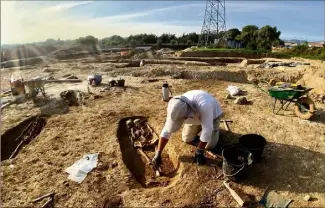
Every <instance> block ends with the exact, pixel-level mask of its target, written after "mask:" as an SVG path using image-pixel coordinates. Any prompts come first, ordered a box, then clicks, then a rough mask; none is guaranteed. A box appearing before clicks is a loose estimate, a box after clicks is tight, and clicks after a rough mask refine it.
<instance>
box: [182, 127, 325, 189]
mask: <svg viewBox="0 0 325 208" xmlns="http://www.w3.org/2000/svg"><path fill="white" fill-rule="evenodd" d="M240 136H241V135H240V134H236V133H231V132H226V131H223V130H221V133H220V142H219V144H218V146H217V147H216V148H215V149H213V150H211V152H213V153H215V154H217V155H219V156H220V158H222V149H224V148H227V147H230V146H233V145H236V143H237V141H238V138H239V137H240ZM266 140H267V138H266ZM197 143H198V140H195V141H194V142H192V144H191V145H193V146H196V145H197ZM193 156H194V155H182V156H180V160H181V162H186V163H193ZM220 160H222V159H220ZM220 160H219V159H216V160H212V159H208V160H207V164H206V165H207V166H215V165H217V166H218V167H221V165H222V162H221V164H220ZM324 160H325V157H324V154H322V153H319V152H314V151H311V150H308V149H305V148H301V147H298V146H293V145H287V144H278V143H274V142H267V144H266V146H265V148H264V152H263V156H262V160H261V162H259V163H255V164H253V165H251V166H250V167H249V169H248V176H247V178H246V179H245V180H243V181H242V182H240V183H241V184H244V185H250V186H255V187H259V188H262V189H266V188H267V187H269V188H270V189H274V190H277V191H290V192H298V193H308V192H319V193H322V192H324V188H325V180H324V178H323V177H324V169H325V163H324Z"/></svg>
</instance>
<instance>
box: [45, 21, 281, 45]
mask: <svg viewBox="0 0 325 208" xmlns="http://www.w3.org/2000/svg"><path fill="white" fill-rule="evenodd" d="M280 35H281V32H280V31H279V30H278V29H277V27H271V26H270V25H266V26H264V27H261V28H259V27H257V26H256V25H247V26H245V27H243V28H242V29H241V30H239V29H238V28H232V29H229V30H228V31H225V32H220V33H219V34H217V35H216V36H215V37H213V38H215V39H220V38H221V39H222V38H225V39H227V40H228V41H229V40H232V41H238V42H240V43H241V47H242V48H247V49H251V50H257V49H262V50H271V48H272V46H277V45H279V44H280V43H281V42H283V41H281V40H280ZM199 38H200V34H198V33H196V32H191V33H188V34H185V33H183V34H182V35H181V36H178V37H177V36H176V35H175V34H171V33H164V34H161V35H159V36H157V35H155V34H146V33H142V34H137V35H130V36H128V37H122V36H120V35H113V36H110V37H105V38H103V39H97V38H95V37H94V36H91V35H89V36H86V37H80V38H78V39H76V40H73V41H71V40H70V42H69V43H71V42H75V43H79V44H82V45H88V46H94V47H95V46H99V47H100V48H105V47H107V46H131V47H134V46H136V45H158V46H161V45H163V44H170V45H189V46H191V45H197V44H198V42H199ZM46 42H47V43H54V42H61V43H62V42H63V41H60V40H58V41H56V40H53V39H48V40H47V41H46ZM221 47H222V46H221Z"/></svg>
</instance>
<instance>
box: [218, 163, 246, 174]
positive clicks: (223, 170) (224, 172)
mask: <svg viewBox="0 0 325 208" xmlns="http://www.w3.org/2000/svg"><path fill="white" fill-rule="evenodd" d="M244 168H245V164H244V165H243V166H242V167H241V168H240V169H239V170H238V171H237V172H236V173H234V174H231V175H228V174H226V171H225V169H224V167H223V166H222V172H223V175H224V176H226V177H233V176H235V175H237V174H238V173H239V172H240V171H242V170H243V169H244Z"/></svg>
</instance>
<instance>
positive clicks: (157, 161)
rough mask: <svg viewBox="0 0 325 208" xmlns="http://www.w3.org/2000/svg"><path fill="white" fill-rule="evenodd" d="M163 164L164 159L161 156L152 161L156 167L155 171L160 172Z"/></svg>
mask: <svg viewBox="0 0 325 208" xmlns="http://www.w3.org/2000/svg"><path fill="white" fill-rule="evenodd" d="M161 164H162V159H161V156H160V155H158V156H157V155H156V156H155V157H154V158H153V159H152V165H153V167H154V169H155V170H159V168H160V166H161Z"/></svg>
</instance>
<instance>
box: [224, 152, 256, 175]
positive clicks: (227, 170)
mask: <svg viewBox="0 0 325 208" xmlns="http://www.w3.org/2000/svg"><path fill="white" fill-rule="evenodd" d="M222 157H223V162H222V171H223V175H224V176H225V177H227V178H228V179H230V180H233V181H238V180H243V179H245V178H246V176H247V175H248V171H247V166H248V165H250V164H251V162H252V159H253V158H252V154H251V153H250V152H249V151H247V150H245V149H242V148H238V147H236V146H233V147H229V148H226V149H224V150H223V151H222Z"/></svg>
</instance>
